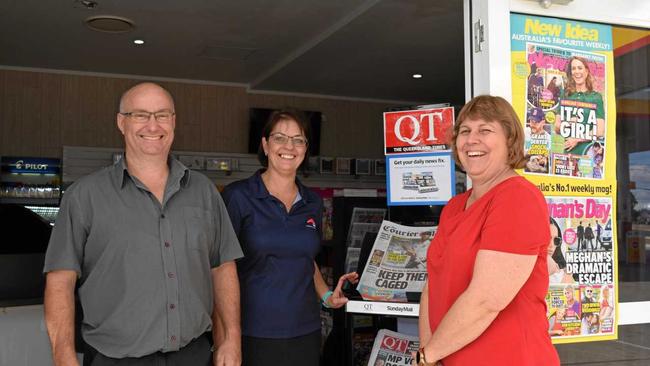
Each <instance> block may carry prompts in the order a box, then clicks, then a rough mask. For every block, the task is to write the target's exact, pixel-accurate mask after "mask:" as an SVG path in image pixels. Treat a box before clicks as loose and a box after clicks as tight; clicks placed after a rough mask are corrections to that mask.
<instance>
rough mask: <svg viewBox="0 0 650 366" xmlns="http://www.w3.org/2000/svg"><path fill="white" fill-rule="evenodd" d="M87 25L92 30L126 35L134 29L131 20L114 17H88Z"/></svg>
mask: <svg viewBox="0 0 650 366" xmlns="http://www.w3.org/2000/svg"><path fill="white" fill-rule="evenodd" d="M85 23H86V25H87V26H88V27H89V28H90V29H92V30H95V31H98V32H104V33H126V32H130V31H132V30H133V28H134V25H133V21H132V20H131V19H127V18H122V17H118V16H114V15H98V16H93V17H88V18H86V20H85Z"/></svg>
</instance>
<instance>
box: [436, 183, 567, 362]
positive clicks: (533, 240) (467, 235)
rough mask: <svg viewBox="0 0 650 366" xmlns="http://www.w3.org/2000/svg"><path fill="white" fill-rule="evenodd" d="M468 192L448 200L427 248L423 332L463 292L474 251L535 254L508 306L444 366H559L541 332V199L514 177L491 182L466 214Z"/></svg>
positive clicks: (545, 239)
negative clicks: (426, 322) (426, 309)
mask: <svg viewBox="0 0 650 366" xmlns="http://www.w3.org/2000/svg"><path fill="white" fill-rule="evenodd" d="M470 193H471V191H468V192H465V193H464V194H461V195H458V196H456V197H454V198H453V199H452V200H451V201H449V203H448V205H447V206H446V207H445V208H444V210H443V211H442V216H441V218H440V225H439V226H438V231H437V232H436V236H435V237H434V239H433V241H432V243H431V245H430V246H429V251H428V254H427V271H428V273H429V287H428V291H429V324H430V326H431V330H432V331H435V330H436V328H437V327H438V325H439V324H440V321H441V320H442V318H443V317H444V316H445V314H446V313H447V311H448V310H449V308H450V307H451V306H452V305H453V303H454V302H455V301H456V299H457V298H458V297H459V296H460V295H461V294H462V293H463V292H464V291H465V289H467V287H468V285H469V283H470V281H471V279H472V272H473V269H474V262H475V259H476V254H477V252H478V251H479V250H480V249H486V250H494V251H500V252H507V253H515V254H527V255H537V261H536V262H535V267H534V269H533V272H532V273H531V275H530V278H529V279H528V280H527V281H526V283H525V284H524V285H523V287H522V288H521V290H519V292H518V293H517V295H516V296H515V298H514V299H513V300H512V302H511V303H510V304H509V305H508V306H507V307H506V308H505V309H503V311H501V312H500V313H499V315H498V316H497V317H496V318H495V319H494V321H493V322H492V324H490V326H489V327H488V328H487V329H486V330H485V331H484V332H483V334H481V335H480V336H479V337H478V338H477V339H476V340H474V341H473V342H472V343H470V344H468V345H466V346H465V347H463V348H462V349H460V350H458V351H456V352H455V353H453V354H451V355H449V356H447V357H446V358H445V359H444V360H443V361H444V364H445V366H455V365H463V366H465V365H472V366H477V365H490V366H493V365H517V366H533V365H535V366H537V365H539V366H553V365H559V364H560V360H559V358H558V355H557V352H556V351H555V348H554V347H553V345H552V344H551V339H550V336H549V334H548V320H547V319H546V302H545V300H544V298H545V295H546V292H547V290H548V270H547V268H546V256H547V253H546V248H547V247H548V243H549V241H550V239H551V236H550V235H551V234H550V230H549V223H548V208H547V205H546V201H545V200H544V197H543V196H542V194H541V193H540V191H539V190H538V189H537V187H535V186H534V185H533V184H531V183H530V182H528V181H527V180H525V179H524V178H522V177H519V176H517V177H512V178H509V179H506V180H505V181H503V182H501V183H499V184H498V185H497V186H495V187H493V188H492V189H491V190H490V191H488V192H487V193H486V194H485V195H483V197H481V198H480V199H478V200H476V201H475V202H474V203H473V204H472V205H471V206H470V207H469V208H468V209H467V210H466V209H465V204H466V202H467V199H468V198H469V195H470ZM495 265H498V264H495Z"/></svg>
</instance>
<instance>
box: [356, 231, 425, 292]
mask: <svg viewBox="0 0 650 366" xmlns="http://www.w3.org/2000/svg"><path fill="white" fill-rule="evenodd" d="M436 229H437V227H435V226H429V227H410V226H404V225H398V224H395V223H393V222H390V221H386V220H384V221H383V222H382V223H381V227H380V229H379V233H378V235H377V239H375V243H374V245H373V247H372V250H371V252H370V257H369V258H368V262H367V263H366V266H365V268H364V270H363V274H362V275H361V280H360V281H359V284H358V285H357V290H358V291H359V293H360V294H361V296H362V297H363V298H364V299H365V300H372V301H395V302H406V301H407V299H406V293H407V292H422V288H423V287H424V283H425V282H426V280H427V265H426V260H427V249H428V248H429V243H430V242H431V239H432V238H433V236H434V235H435V232H436Z"/></svg>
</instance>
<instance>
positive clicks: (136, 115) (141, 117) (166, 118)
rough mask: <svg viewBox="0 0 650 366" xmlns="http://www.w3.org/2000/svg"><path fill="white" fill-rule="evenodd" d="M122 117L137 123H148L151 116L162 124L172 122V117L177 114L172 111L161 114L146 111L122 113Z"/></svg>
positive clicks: (161, 112)
mask: <svg viewBox="0 0 650 366" xmlns="http://www.w3.org/2000/svg"><path fill="white" fill-rule="evenodd" d="M120 114H121V115H123V116H125V117H128V118H131V119H132V120H133V121H134V122H137V123H146V122H149V119H150V118H151V116H153V118H155V119H156V121H158V122H160V123H168V122H171V120H172V117H174V115H175V114H176V113H174V112H170V111H160V112H146V111H136V112H120Z"/></svg>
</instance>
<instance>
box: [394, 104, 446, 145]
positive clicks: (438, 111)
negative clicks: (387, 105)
mask: <svg viewBox="0 0 650 366" xmlns="http://www.w3.org/2000/svg"><path fill="white" fill-rule="evenodd" d="M453 125H454V108H453V107H444V108H430V109H416V110H410V111H397V112H385V113H384V152H385V154H386V155H392V154H414V153H424V152H432V151H441V150H449V139H450V137H451V132H452V131H451V128H453Z"/></svg>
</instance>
